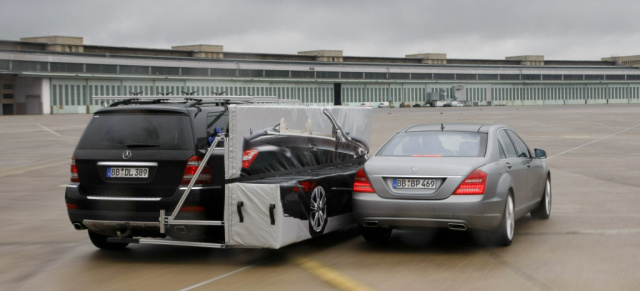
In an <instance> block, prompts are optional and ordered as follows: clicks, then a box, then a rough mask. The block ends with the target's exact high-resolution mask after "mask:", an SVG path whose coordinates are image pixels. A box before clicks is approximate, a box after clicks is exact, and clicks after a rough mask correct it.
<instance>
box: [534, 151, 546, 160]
mask: <svg viewBox="0 0 640 291" xmlns="http://www.w3.org/2000/svg"><path fill="white" fill-rule="evenodd" d="M535 152H536V158H537V159H546V158H547V152H546V151H545V150H541V149H535Z"/></svg>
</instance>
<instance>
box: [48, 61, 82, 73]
mask: <svg viewBox="0 0 640 291" xmlns="http://www.w3.org/2000/svg"><path fill="white" fill-rule="evenodd" d="M49 68H50V69H49V70H50V71H51V72H67V73H72V72H73V73H82V72H83V71H84V65H83V64H69V63H50V64H49Z"/></svg>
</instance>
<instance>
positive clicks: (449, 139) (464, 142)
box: [378, 131, 487, 157]
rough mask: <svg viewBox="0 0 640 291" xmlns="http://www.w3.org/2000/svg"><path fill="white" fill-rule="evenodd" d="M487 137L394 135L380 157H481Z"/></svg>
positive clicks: (435, 133) (472, 134)
mask: <svg viewBox="0 0 640 291" xmlns="http://www.w3.org/2000/svg"><path fill="white" fill-rule="evenodd" d="M486 149H487V135H486V134H484V133H477V132H447V131H445V132H440V131H422V132H409V133H400V134H397V135H395V136H394V137H393V138H392V139H391V140H390V141H389V142H387V144H386V145H385V146H384V147H383V148H382V150H380V153H379V154H378V155H380V156H409V157H419V156H439V157H483V156H484V155H485V152H486Z"/></svg>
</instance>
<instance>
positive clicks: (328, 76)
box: [316, 72, 340, 79]
mask: <svg viewBox="0 0 640 291" xmlns="http://www.w3.org/2000/svg"><path fill="white" fill-rule="evenodd" d="M316 78H318V79H339V78H340V73H338V72H316Z"/></svg>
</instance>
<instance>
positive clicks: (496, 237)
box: [492, 195, 516, 247]
mask: <svg viewBox="0 0 640 291" xmlns="http://www.w3.org/2000/svg"><path fill="white" fill-rule="evenodd" d="M515 224H516V219H515V210H514V207H513V197H511V195H508V196H507V203H506V205H505V206H504V213H502V219H501V220H500V223H499V224H498V227H497V228H496V229H495V230H494V231H493V233H492V237H493V243H494V244H495V245H497V246H505V247H506V246H509V245H511V242H513V234H514V232H515Z"/></svg>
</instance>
